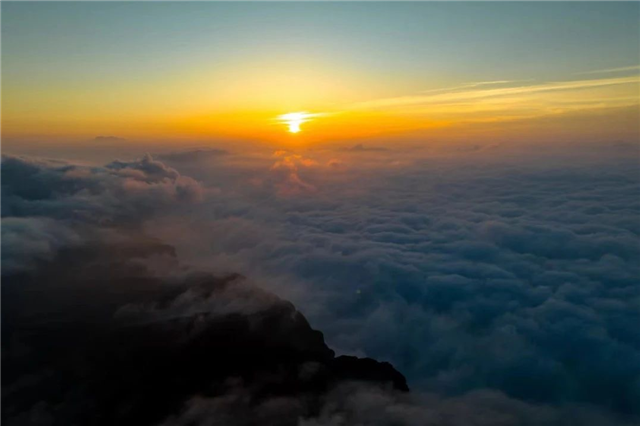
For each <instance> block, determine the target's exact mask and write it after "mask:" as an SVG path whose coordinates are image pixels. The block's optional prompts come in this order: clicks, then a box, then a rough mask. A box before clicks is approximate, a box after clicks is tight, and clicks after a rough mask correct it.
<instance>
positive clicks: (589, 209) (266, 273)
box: [2, 144, 640, 425]
mask: <svg viewBox="0 0 640 426" xmlns="http://www.w3.org/2000/svg"><path fill="white" fill-rule="evenodd" d="M638 154H639V151H638V146H637V145H627V144H622V145H620V144H603V145H602V146H597V147H589V148H588V149H581V148H577V147H574V148H571V149H566V148H565V149H563V150H558V151H557V152H555V151H548V152H543V151H540V150H537V149H533V148H528V149H523V150H520V151H517V152H516V151H513V150H509V149H505V148H504V147H500V146H497V147H475V146H472V147H471V148H469V149H464V150H452V151H450V152H445V153H442V152H438V153H434V152H430V151H428V150H425V151H422V150H418V149H397V150H394V149H392V148H389V147H385V148H380V147H375V146H371V147H369V146H366V145H365V146H363V145H356V146H354V147H341V148H323V149H306V150H302V149H297V150H296V149H278V150H270V151H269V152H267V151H264V150H262V151H256V152H247V151H244V152H243V151H238V152H234V151H233V150H229V151H223V150H219V149H216V150H210V149H204V148H203V149H198V150H177V151H175V152H170V153H167V152H164V153H158V154H152V155H146V156H143V157H141V158H139V159H136V160H129V161H126V160H119V161H116V160H113V161H110V162H107V164H106V165H102V166H98V165H80V164H75V163H70V162H66V161H63V160H51V159H43V158H34V157H20V156H5V157H4V158H3V163H2V191H3V192H2V225H3V226H2V269H3V274H4V273H5V272H12V271H20V270H28V269H29V268H34V267H35V266H36V265H37V264H38V261H40V260H46V259H51V258H52V257H53V256H54V255H55V253H56V251H57V250H59V249H60V248H61V247H66V246H73V245H79V244H82V242H84V241H87V240H99V239H106V240H109V241H113V240H117V239H126V238H131V235H133V234H136V235H137V234H141V235H146V236H151V237H154V238H157V239H159V240H160V241H162V242H163V243H166V244H168V245H171V246H173V247H174V248H175V251H176V253H177V256H178V258H179V259H180V261H181V262H182V263H184V264H187V265H189V266H190V267H193V268H196V269H200V270H211V271H214V272H216V273H227V272H230V273H241V274H243V275H245V276H247V277H248V278H249V279H250V280H252V281H253V282H255V283H256V284H258V285H260V286H263V287H265V288H267V289H269V290H271V291H273V292H275V293H276V294H278V295H279V296H281V297H283V298H285V299H289V300H291V301H292V302H293V303H294V304H295V305H296V307H297V308H298V309H300V311H301V312H303V313H304V314H305V316H306V317H307V318H308V319H309V321H310V323H311V324H312V326H314V327H315V328H317V329H320V330H322V331H323V332H324V334H325V338H326V340H327V343H328V344H329V346H331V347H333V348H334V349H336V350H337V351H338V352H339V353H350V354H357V355H361V356H369V357H373V358H376V359H379V360H386V361H389V362H392V363H393V365H394V366H395V367H396V368H397V369H398V370H399V371H401V372H402V373H403V374H404V375H405V376H406V377H407V379H408V381H409V385H410V386H411V388H412V390H413V391H414V395H412V396H406V397H402V399H400V400H398V399H394V400H393V401H391V400H386V399H388V398H389V396H388V395H377V394H375V392H374V391H373V390H370V389H364V390H360V391H356V392H351V393H349V392H347V395H349V397H346V396H344V395H343V396H336V404H338V405H348V404H353V405H354V407H357V408H353V407H352V408H351V409H352V411H353V410H355V411H356V412H359V413H361V416H360V417H359V418H360V419H361V421H362V422H363V424H368V423H367V419H374V420H375V419H378V420H379V423H381V424H385V423H384V422H389V423H390V424H485V423H482V422H481V421H478V419H482V418H483V415H485V414H483V410H488V411H487V412H491V416H490V418H491V419H492V421H491V422H487V423H486V424H509V425H512V424H513V425H517V424H552V423H554V422H556V423H557V424H572V423H573V424H594V425H596V424H605V423H607V424H611V423H614V422H619V423H620V424H623V423H625V422H629V423H632V422H633V421H634V419H635V420H637V419H638V418H640V405H639V404H638V401H640V334H639V333H638V332H637V330H638V324H640V285H639V284H638V283H639V281H638V279H639V278H640V238H639V234H640V174H639V169H638V161H639V157H638ZM157 267H158V268H160V269H161V268H162V265H158V266H157ZM336 392H340V390H338V391H336ZM358 398H360V399H359V400H358ZM385 401H386V402H385ZM200 405H202V404H200ZM200 405H197V406H195V407H196V408H198V407H200ZM207 407H209V408H207ZM329 407H330V406H329ZM380 407H387V409H386V411H385V409H383V408H380ZM436 407H437V408H436ZM196 408H193V409H194V410H195V409H196ZM203 409H204V410H205V412H206V409H210V405H206V404H205V408H203ZM327 410H328V411H326V412H324V413H322V417H320V418H318V419H315V420H313V421H311V422H308V423H306V424H308V425H320V424H322V425H325V424H327V425H328V424H345V423H344V422H342V423H341V421H343V420H344V419H342V420H341V418H340V417H339V416H338V417H336V416H335V415H333V414H332V412H331V410H330V408H327ZM376 410H378V411H379V410H383V411H384V415H383V414H380V413H378V414H374V413H377V412H378V411H376ZM534 412H535V414H533V413H534ZM500 413H502V415H503V416H504V417H503V420H504V421H503V422H502V423H500V422H496V421H495V420H496V419H500ZM579 413H581V414H579ZM585 413H586V414H585ZM456 416H458V417H459V418H458V417H456ZM578 418H581V419H582V420H580V421H578V420H577V419H578ZM456 419H458V420H456ZM603 419H606V421H605V420H603ZM174 420H175V421H176V422H178V419H174ZM569 420H571V422H570V421H569ZM603 421H604V422H605V423H602V422H603ZM474 422H475V423H474ZM589 422H591V423H589Z"/></svg>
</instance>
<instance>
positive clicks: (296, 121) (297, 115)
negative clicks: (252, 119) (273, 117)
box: [278, 112, 317, 133]
mask: <svg viewBox="0 0 640 426" xmlns="http://www.w3.org/2000/svg"><path fill="white" fill-rule="evenodd" d="M316 115H317V114H309V113H306V112H290V113H288V114H282V115H279V116H278V121H280V122H281V123H284V124H286V125H287V126H288V127H289V133H298V132H299V131H300V125H301V124H302V123H305V122H307V121H309V120H310V119H311V118H312V117H314V116H316Z"/></svg>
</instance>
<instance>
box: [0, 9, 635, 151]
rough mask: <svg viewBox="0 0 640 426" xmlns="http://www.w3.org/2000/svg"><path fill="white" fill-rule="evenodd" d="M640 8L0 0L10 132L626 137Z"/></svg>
mask: <svg viewBox="0 0 640 426" xmlns="http://www.w3.org/2000/svg"><path fill="white" fill-rule="evenodd" d="M638 8H639V5H638V4H637V3H636V2H623V3H599V2H593V3H588V4H582V3H571V2H567V3H535V4H533V3H524V2H514V3H429V2H424V3H422V2H415V3H401V4H398V3H384V2H383V3H259V4H252V3H215V2H210V3H209V2H195V3H187V4H183V3H171V2H165V3H143V2H140V3H120V2H115V3H107V2H104V3H87V4H79V3H65V2H43V3H35V2H33V3H32V2H29V3H4V4H3V5H2V87H3V96H2V107H3V108H2V110H3V116H2V127H3V129H2V130H3V139H4V141H5V143H6V146H7V147H9V146H13V145H14V144H22V143H24V142H25V141H30V142H40V143H42V142H44V143H53V142H54V141H57V142H58V143H60V142H65V143H67V142H76V143H86V142H87V141H88V140H91V139H93V138H94V137H96V136H99V135H107V136H116V137H119V138H126V139H128V140H134V141H138V142H145V141H146V142H149V141H155V142H159V141H174V142H175V141H181V140H194V141H211V140H233V141H249V140H251V141H262V142H268V143H272V144H280V145H283V146H291V145H294V146H295V145H308V144H318V143H325V144H326V143H335V142H337V141H344V140H355V139H364V138H371V137H379V138H384V137H387V136H392V137H394V138H396V139H397V138H401V139H407V140H409V139H415V138H429V139H430V140H432V141H436V140H438V141H439V140H446V141H464V140H466V139H468V138H469V137H470V136H473V137H474V138H475V140H480V139H483V140H486V139H492V140H507V139H510V140H521V141H525V140H529V141H530V140H531V139H536V140H537V141H538V142H540V141H542V140H547V141H548V140H550V139H555V140H562V141H568V140H577V139H593V140H606V139H609V140H627V141H628V140H635V139H637V138H638V129H637V126H636V122H635V115H636V114H637V113H638V91H639V88H638V63H639V51H640V46H639V43H640V41H639V40H640V34H638V25H637V17H638V14H639V10H638ZM295 112H306V113H308V114H312V116H310V118H311V119H309V120H307V121H306V122H305V123H303V125H302V126H301V129H302V131H300V132H299V133H297V134H291V133H290V132H288V126H287V123H283V122H282V121H279V120H278V119H277V117H279V116H280V115H283V114H287V113H295ZM608 122H611V123H615V126H611V128H605V127H604V126H603V123H608ZM523 133H524V134H526V136H524V135H523Z"/></svg>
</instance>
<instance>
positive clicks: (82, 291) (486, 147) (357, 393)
mask: <svg viewBox="0 0 640 426" xmlns="http://www.w3.org/2000/svg"><path fill="white" fill-rule="evenodd" d="M0 7H1V8H2V52H1V53H2V166H1V167H0V172H1V174H2V176H1V177H2V179H1V183H2V203H1V215H2V227H1V232H2V239H1V244H2V251H1V254H2V258H1V260H2V271H1V272H2V278H3V286H4V287H3V306H2V308H3V333H5V332H9V333H15V334H12V336H17V337H16V338H15V339H14V338H12V339H3V340H2V345H3V348H2V350H3V357H4V355H5V354H8V355H7V359H6V360H5V359H4V358H3V363H5V362H6V365H8V366H9V368H8V371H10V372H12V375H10V377H9V379H7V381H6V384H5V383H4V382H3V389H2V390H3V392H2V393H3V410H2V415H3V418H2V420H3V423H6V424H8V425H12V426H20V425H24V424H33V423H34V422H35V421H36V420H38V421H41V424H52V425H56V424H63V425H67V424H82V423H86V421H83V420H86V418H82V417H77V416H79V415H82V414H83V413H84V414H86V415H88V416H91V415H95V412H93V411H92V408H91V407H93V405H91V404H89V403H87V400H86V399H84V397H85V396H86V395H88V394H87V392H86V389H85V387H83V386H84V385H85V384H86V383H84V382H83V380H85V378H86V377H88V376H86V375H85V373H86V372H85V371H84V367H85V365H87V366H93V367H94V368H95V369H96V370H97V372H98V376H99V377H100V380H102V379H105V380H106V382H108V383H109V389H115V390H119V389H122V388H127V387H126V386H125V385H123V384H122V383H121V382H119V381H118V379H116V378H114V379H113V380H114V381H113V382H110V381H109V377H106V378H105V377H104V374H103V371H101V370H100V367H99V364H95V362H94V361H95V360H94V359H92V358H88V359H86V360H85V361H86V364H85V363H82V362H79V363H76V362H75V360H76V359H77V358H76V356H77V355H78V354H76V353H74V355H73V356H69V357H68V358H65V357H64V356H62V357H60V359H61V360H67V359H68V360H71V361H69V362H70V363H72V364H74V368H80V369H81V370H82V371H81V372H80V374H78V375H77V380H78V381H79V382H80V385H79V387H74V386H76V385H77V383H76V381H74V380H76V379H74V380H70V379H69V378H68V377H66V378H65V371H66V370H65V371H55V368H53V367H52V368H51V369H49V370H47V372H46V373H43V367H42V365H43V364H42V363H41V362H40V360H41V359H44V360H45V361H46V359H47V358H48V352H47V351H46V350H45V351H41V350H40V348H41V347H45V348H46V347H50V346H51V345H53V346H55V347H56V348H57V349H59V350H60V351H62V352H60V353H64V351H65V348H66V346H65V345H63V344H58V340H57V338H58V337H57V336H62V338H66V339H70V340H71V341H74V342H77V344H78V345H80V346H82V345H83V340H82V339H76V338H74V336H75V333H77V332H81V333H87V335H91V334H92V332H94V331H96V332H98V334H97V335H99V333H100V332H101V330H102V331H104V330H103V329H102V328H101V327H102V326H103V325H105V324H106V325H108V326H109V327H106V328H105V329H107V330H110V329H111V328H110V327H111V326H121V325H123V324H125V325H131V324H130V323H127V322H126V315H127V313H128V314H131V313H134V314H136V313H137V315H140V317H139V319H138V320H136V321H140V322H135V323H134V324H133V325H139V324H141V323H142V324H154V325H158V326H162V324H165V323H164V322H163V321H167V322H168V323H171V322H172V321H173V320H175V319H179V318H182V319H185V318H186V319H189V318H190V319H194V318H195V320H196V321H198V322H199V321H201V320H203V317H202V315H201V314H202V313H203V312H204V313H206V315H211V316H212V318H214V319H215V318H219V317H223V316H225V315H229V314H233V315H239V316H240V317H241V318H248V319H249V320H250V321H254V318H253V317H251V315H253V314H255V313H256V312H258V314H260V312H261V311H260V309H261V306H262V305H261V303H262V302H264V301H265V300H267V301H268V300H276V299H277V297H279V298H281V299H282V300H284V301H290V302H291V303H293V305H294V306H295V307H296V309H298V310H299V312H300V313H301V314H303V315H304V317H305V318H306V319H307V320H308V323H309V324H310V326H311V327H313V328H314V329H316V330H319V331H321V332H322V333H323V334H324V340H325V342H326V344H327V346H328V347H330V348H331V349H332V350H334V351H335V352H336V354H338V355H343V354H345V355H354V356H359V357H372V358H374V359H376V360H378V361H385V362H389V363H391V364H392V365H393V366H394V368H396V369H397V370H398V371H399V372H401V373H402V374H403V375H404V376H405V377H406V380H407V383H408V385H409V387H410V389H411V392H410V393H408V394H404V393H403V394H398V393H394V392H392V391H391V390H389V389H387V390H384V389H380V388H377V387H375V386H374V387H372V386H369V385H366V384H361V385H359V386H356V387H355V388H354V387H347V388H336V389H332V390H331V392H329V393H328V394H323V399H322V400H323V401H324V402H323V404H324V405H319V406H315V407H314V409H313V413H312V415H310V417H305V418H301V417H300V416H298V414H296V413H297V412H296V411H295V409H294V410H293V411H292V413H293V418H294V419H295V420H294V421H293V423H292V424H296V425H298V426H337V425H343V424H345V422H347V423H350V424H351V423H353V424H371V425H374V426H385V425H402V426H425V425H426V426H442V425H448V426H496V425H501V426H541V425H544V426H547V425H558V426H602V425H611V426H632V425H638V424H640V406H639V405H638V404H637V401H639V400H640V338H639V334H638V332H637V328H638V327H637V324H638V323H640V286H638V282H640V281H639V279H640V220H639V218H640V168H639V167H638V165H639V164H640V110H639V109H640V91H639V84H640V83H639V71H640V67H639V64H640V57H639V55H640V49H639V44H640V37H639V35H640V34H639V31H640V21H639V20H638V16H639V12H640V3H638V2H624V3H618V2H606V3H605V2H566V3H564V2H563V3H552V2H544V3H524V2H492V3H481V2H478V3H476V2H473V3H440V2H438V3H435V2H434V3H430V2H411V3H403V2H401V3H398V2H375V3H373V2H372V3H359V2H353V3H293V2H284V3H266V2H265V3H262V2H258V3H231V2H229V3H226V2H225V3H222V2H220V3H216V2H193V3H191V2H186V3H172V2H139V3H124V2H93V3H92V2H87V3H72V2H41V3H36V2H29V3H27V2H25V3H7V2H2V4H1V6H0ZM201 274H208V276H213V277H235V278H233V279H232V280H231V281H230V283H231V284H230V285H229V286H228V288H227V290H229V292H230V293H229V294H225V296H224V298H223V299H222V300H219V299H218V298H217V297H215V296H212V294H210V292H207V291H200V290H198V289H197V288H196V289H194V290H193V291H191V288H187V290H186V291H184V292H183V290H184V289H185V288H186V287H185V286H189V285H190V284H189V283H190V282H192V281H190V280H191V279H193V277H195V278H196V279H199V277H202V276H203V275H201ZM240 276H241V277H245V278H242V279H241V278H239V277H240ZM236 278H237V279H238V281H235V280H236ZM129 280H133V281H136V282H137V281H140V282H139V283H138V284H140V283H142V285H143V287H144V288H138V287H136V286H134V285H132V286H129V285H128V283H129ZM240 281H242V284H239V283H240ZM176 285H178V286H179V288H181V289H182V290H180V292H179V293H176V292H175V289H176V287H175V286H176ZM236 285H237V287H236ZM245 285H246V286H245ZM249 289H251V290H249ZM256 289H257V290H259V291H257V290H256ZM245 290H246V291H245ZM225 291H226V290H225ZM256 291H257V292H256ZM165 292H169V293H172V294H173V297H175V300H173V299H171V298H169V299H166V300H165V299H162V298H161V299H155V298H153V297H151V298H150V297H149V296H150V295H151V294H152V293H158V294H163V293H165ZM178 294H179V296H177V295H178ZM256 294H257V296H256ZM269 294H270V295H269ZM273 295H275V296H273ZM236 296H238V297H237V298H236ZM276 296H277V297H276ZM171 300H173V301H171ZM277 300H280V299H277ZM283 303H284V304H287V302H283ZM287 306H289V305H287ZM289 309H293V308H291V307H289ZM4 312H9V314H7V315H5V314H4ZM287 312H289V311H287ZM123 313H124V314H123ZM248 313H249V316H247V315H248ZM122 315H124V319H123V318H122ZM134 316H135V315H134ZM258 317H259V315H258ZM6 318H9V321H5V319H6ZM121 320H122V321H124V322H119V321H121ZM101 321H104V323H103V322H101ZM32 325H34V326H36V328H32V327H31V326H32ZM78 325H79V326H80V327H76V326H78ZM165 325H166V324H165ZM283 326H286V321H285V323H284V325H283ZM92 327H94V328H92ZM95 327H97V328H98V329H95ZM285 328H286V327H285ZM195 329H198V327H196V328H195ZM34 330H36V331H34ZM37 330H40V331H37ZM52 330H57V332H56V333H59V334H56V333H53V331H52ZM195 334H198V333H197V332H196V333H195ZM193 335H194V334H193V333H184V334H180V333H179V332H177V334H175V335H174V336H175V337H176V339H177V340H178V341H180V342H183V343H184V344H185V345H187V346H188V345H189V344H190V343H191V342H193V341H192V340H191V339H192V337H193ZM261 337H265V336H261ZM316 337H317V335H316ZM265 338H266V339H267V340H268V339H269V336H266V337H265ZM146 339H149V340H146ZM146 339H145V340H144V341H145V342H147V341H148V342H149V343H152V344H151V345H150V346H149V347H152V348H155V347H156V346H155V344H156V343H157V344H158V347H166V346H163V345H164V343H163V342H162V341H155V342H154V335H153V334H152V333H151V334H150V335H149V336H147V337H146ZM285 340H286V339H285ZM316 340H317V339H316ZM88 341H90V340H88ZM91 341H92V340H91ZM103 343H104V344H108V342H106V343H105V342H103ZM209 343H211V344H212V345H214V346H215V344H216V342H209ZM296 343H297V341H296ZM42 345H44V346H42ZM47 345H49V346H47ZM85 349H90V350H95V349H96V348H91V347H90V348H85ZM106 349H109V350H113V347H110V348H106ZM56 353H57V352H56ZM159 358H162V357H159ZM34 360H35V361H34ZM52 361H53V360H52ZM13 366H16V367H17V368H15V369H14V368H12V367H13ZM78 366H80V367H78ZM168 368H170V369H171V371H173V373H175V374H177V377H179V376H180V370H179V368H180V366H179V365H170V366H169V367H168ZM176 368H177V370H176ZM276 370H277V369H274V370H273V371H272V372H271V373H270V374H269V375H267V376H268V377H266V378H265V380H268V381H269V380H272V379H273V380H275V382H278V380H280V379H283V378H286V377H284V376H280V375H278V374H279V373H278V372H277V371H276ZM291 371H294V370H291ZM296 371H297V370H296ZM305 372H308V371H306V370H305ZM50 373H51V374H50ZM120 373H123V374H122V376H123V377H137V376H136V375H130V374H128V372H127V371H120ZM302 373H303V371H300V374H299V376H304V374H302ZM305 374H306V373H305ZM296 377H297V376H296ZM86 380H87V381H88V382H92V380H90V379H86ZM154 383H155V382H154ZM143 384H144V383H143ZM59 385H64V387H65V389H70V391H69V392H59V391H58V389H60V388H59V387H58V386H59ZM231 385H233V386H235V388H234V389H232V390H231V391H229V392H226V391H221V394H220V395H215V397H213V396H211V395H208V394H207V395H202V394H201V393H197V394H194V393H193V392H190V391H184V392H178V391H176V389H171V391H172V395H175V397H176V398H177V399H178V400H179V401H178V403H179V407H178V408H176V409H175V410H174V408H175V407H172V408H171V409H172V410H173V411H174V412H173V413H172V415H171V416H170V417H167V418H166V419H164V421H163V422H161V423H160V424H167V425H169V424H170V425H180V424H199V425H207V424H213V423H215V421H216V419H218V418H219V417H216V415H224V416H227V415H228V418H229V419H234V420H233V421H232V420H229V422H228V423H229V424H230V425H234V424H238V425H244V424H256V423H261V421H260V418H258V420H256V419H255V418H254V419H249V420H246V421H245V420H242V419H244V416H245V415H246V416H249V417H251V415H256V416H258V417H259V415H260V413H261V411H260V410H259V409H257V408H256V404H254V403H255V402H256V401H258V400H260V398H263V397H264V394H263V393H262V392H261V391H259V389H258V391H256V388H255V387H254V388H252V387H251V386H249V385H247V386H246V387H244V388H243V387H242V384H238V383H237V381H232V383H231ZM236 385H237V386H236ZM154 390H155V391H157V389H155V388H154ZM205 393H206V392H205ZM24 395H27V396H28V397H29V398H26V399H25V398H23V396H24ZM114 395H116V396H117V397H120V396H121V395H120V394H119V393H118V392H116V393H115V394H114ZM98 396H99V395H98ZM89 397H91V395H89ZM116 400H117V398H116ZM243 401H244V402H243ZM246 401H249V403H251V404H253V405H252V409H246V407H242V406H240V408H239V406H238V402H241V403H246ZM120 402H123V405H122V406H123V407H125V409H124V411H125V412H126V411H127V410H126V407H128V406H129V405H128V404H129V402H127V400H124V401H120ZM285 402H286V401H283V400H282V399H278V398H276V399H275V400H267V401H266V402H265V406H266V408H267V409H271V410H280V411H282V410H284V409H287V407H288V408H289V409H291V407H294V408H295V407H296V406H299V404H302V403H303V401H302V400H298V401H294V403H292V404H289V405H287V404H286V403H285ZM289 402H291V401H289ZM151 405H154V404H151ZM156 405H157V404H156ZM7 407H8V408H7ZM154 407H155V406H154ZM262 408H264V407H262ZM83 410H84V411H83ZM112 411H113V412H114V413H116V414H117V413H118V412H119V411H118V410H112ZM151 411H152V412H156V411H155V408H154V409H152V410H151ZM239 411H241V413H240V414H242V415H241V416H238V412H239ZM163 412H164V411H163ZM156 414H157V412H156ZM289 414H291V413H289ZM224 416H223V417H222V418H225V419H226V418H227V417H224ZM79 418H80V419H81V420H78V419H79ZM345 419H348V420H345ZM156 420H158V419H156ZM234 421H235V423H234ZM135 424H136V425H139V424H144V423H135ZM149 424H158V421H155V422H154V423H149Z"/></svg>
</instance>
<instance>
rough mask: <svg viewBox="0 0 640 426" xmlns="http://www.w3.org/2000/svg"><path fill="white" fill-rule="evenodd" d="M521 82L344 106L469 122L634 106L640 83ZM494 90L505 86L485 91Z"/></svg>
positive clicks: (632, 80) (605, 80) (619, 79)
mask: <svg viewBox="0 0 640 426" xmlns="http://www.w3.org/2000/svg"><path fill="white" fill-rule="evenodd" d="M523 82H524V81H519V82H518V81H508V80H501V81H489V82H477V83H468V84H464V85H461V86H457V87H452V88H447V89H442V90H434V91H428V92H421V93H418V94H415V95H408V96H399V97H393V98H383V99H375V100H371V101H366V102H360V103H356V104H352V105H350V106H349V107H348V109H349V110H391V111H393V112H396V113H407V114H423V113H426V114H430V116H432V117H433V116H438V117H439V118H442V119H447V117H456V119H459V118H460V117H461V116H462V118H463V119H465V120H471V121H477V120H478V121H486V120H487V119H489V120H491V121H495V120H500V119H513V118H527V117H529V118H530V117H536V116H541V115H546V114H550V113H560V112H568V111H575V110H580V109H593V108H609V107H622V106H630V105H636V104H638V95H637V93H638V92H637V88H633V86H632V85H636V86H637V85H638V83H640V76H624V77H613V78H598V79H581V80H572V81H552V82H543V83H537V84H522V83H523ZM515 83H521V84H519V85H515ZM498 85H500V86H506V87H491V86H498ZM487 86H489V87H487ZM626 86H628V87H626Z"/></svg>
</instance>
